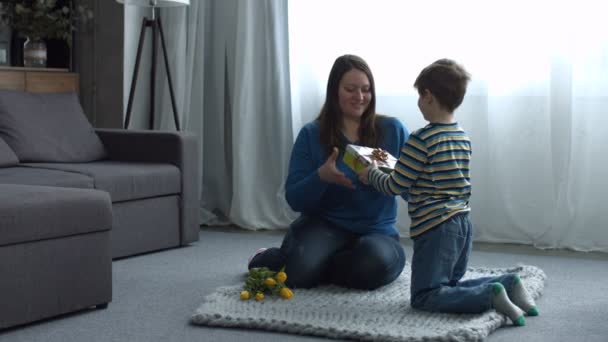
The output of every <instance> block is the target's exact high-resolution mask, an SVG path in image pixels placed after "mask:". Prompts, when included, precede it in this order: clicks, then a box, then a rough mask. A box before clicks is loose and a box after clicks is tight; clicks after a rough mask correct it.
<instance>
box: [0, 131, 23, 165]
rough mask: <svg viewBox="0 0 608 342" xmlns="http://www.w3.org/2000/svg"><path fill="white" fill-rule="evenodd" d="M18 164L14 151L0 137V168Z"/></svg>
mask: <svg viewBox="0 0 608 342" xmlns="http://www.w3.org/2000/svg"><path fill="white" fill-rule="evenodd" d="M17 164H19V158H17V156H16V155H15V152H13V150H11V148H10V147H9V146H8V145H7V144H6V143H5V142H4V140H2V138H0V168H2V167H7V166H13V165H17Z"/></svg>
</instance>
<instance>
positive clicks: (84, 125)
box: [0, 90, 106, 162]
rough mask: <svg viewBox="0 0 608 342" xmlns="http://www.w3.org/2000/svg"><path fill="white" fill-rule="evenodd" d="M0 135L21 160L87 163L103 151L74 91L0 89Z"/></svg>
mask: <svg viewBox="0 0 608 342" xmlns="http://www.w3.org/2000/svg"><path fill="white" fill-rule="evenodd" d="M0 137H2V138H4V140H5V141H6V143H7V144H8V145H9V146H10V147H11V148H12V149H13V151H14V152H15V154H16V155H17V157H19V160H20V161H21V162H28V161H30V162H88V161H93V160H99V159H103V158H104V157H105V154H106V152H105V149H104V147H103V144H102V143H101V140H99V137H98V136H97V134H96V133H95V130H94V129H93V127H92V126H91V124H90V123H89V121H88V119H87V118H86V116H85V115H84V113H83V111H82V108H81V107H80V103H79V102H78V97H77V96H76V94H75V93H46V94H35V93H27V92H21V91H7V90H0Z"/></svg>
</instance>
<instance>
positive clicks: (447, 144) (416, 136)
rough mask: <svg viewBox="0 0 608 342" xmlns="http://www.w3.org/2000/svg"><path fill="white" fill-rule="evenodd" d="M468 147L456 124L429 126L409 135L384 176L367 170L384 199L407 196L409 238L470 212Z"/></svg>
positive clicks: (372, 182) (469, 150)
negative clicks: (391, 196) (393, 168)
mask: <svg viewBox="0 0 608 342" xmlns="http://www.w3.org/2000/svg"><path fill="white" fill-rule="evenodd" d="M470 160H471V142H470V140H469V137H468V135H467V134H466V132H465V131H464V130H463V129H462V128H460V126H459V125H458V124H457V123H451V124H436V123H432V124H429V125H427V126H426V127H424V128H421V129H419V130H417V131H415V132H414V133H412V134H410V136H409V138H408V140H407V141H406V143H405V145H404V146H403V147H402V148H401V151H400V152H399V160H398V162H397V164H396V165H395V170H394V171H393V172H392V173H391V174H390V175H389V174H386V173H384V172H382V171H380V170H378V169H371V170H370V172H369V176H368V177H369V182H370V184H371V185H372V186H373V187H374V188H376V190H378V191H380V192H382V193H385V194H387V195H402V194H404V193H408V194H409V200H408V212H409V216H410V218H411V220H412V223H411V226H410V236H411V237H414V236H417V235H419V234H422V233H424V232H426V231H427V230H429V229H431V228H433V227H436V226H437V225H439V224H440V223H442V222H444V221H446V220H447V219H449V218H450V217H452V216H454V215H456V214H457V213H460V212H463V211H469V210H470V208H469V197H470V196H471V183H470V177H469V162H470Z"/></svg>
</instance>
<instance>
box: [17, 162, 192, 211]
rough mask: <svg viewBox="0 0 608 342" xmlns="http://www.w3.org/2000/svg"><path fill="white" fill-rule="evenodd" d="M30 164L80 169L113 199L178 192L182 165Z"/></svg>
mask: <svg viewBox="0 0 608 342" xmlns="http://www.w3.org/2000/svg"><path fill="white" fill-rule="evenodd" d="M22 165H23V166H27V167H35V168H46V169H51V170H61V171H67V172H77V173H81V174H84V175H87V176H89V177H92V178H93V182H94V186H95V189H99V190H104V191H107V192H109V193H110V197H111V198H112V202H121V201H129V200H135V199H141V198H149V197H156V196H165V195H173V194H178V193H180V191H181V185H180V184H181V183H180V182H181V179H180V172H179V169H178V168H177V167H176V166H174V165H171V164H159V163H129V162H118V161H109V160H103V161H96V162H91V163H78V164H75V163H26V164H22Z"/></svg>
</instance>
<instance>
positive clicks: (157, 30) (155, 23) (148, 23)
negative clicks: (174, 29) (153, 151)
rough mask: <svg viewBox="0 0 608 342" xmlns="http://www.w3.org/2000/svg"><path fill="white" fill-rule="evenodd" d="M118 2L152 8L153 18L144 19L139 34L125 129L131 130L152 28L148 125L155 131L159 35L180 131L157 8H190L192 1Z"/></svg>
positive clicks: (146, 0)
mask: <svg viewBox="0 0 608 342" xmlns="http://www.w3.org/2000/svg"><path fill="white" fill-rule="evenodd" d="M116 1H117V2H119V3H121V4H125V5H135V6H141V7H151V8H152V17H151V18H143V21H142V23H141V31H140V33H139V43H138V45H137V57H136V60H135V69H134V70H133V80H132V81H131V91H130V92H129V102H128V104H127V114H126V117H125V123H124V128H125V129H127V128H129V122H130V121H131V110H132V109H133V96H134V95H135V87H136V86H137V73H138V72H139V62H140V60H141V50H142V47H143V44H144V36H145V33H146V28H148V27H150V28H152V67H151V75H150V121H149V124H148V128H149V129H154V101H155V95H156V94H155V91H154V88H155V83H156V59H157V56H156V50H157V41H158V35H159V34H160V41H161V48H162V50H163V56H164V59H165V70H166V71H167V80H168V81H169V94H170V95H171V106H172V107H173V120H174V121H175V128H176V129H177V130H178V131H179V130H180V126H179V117H178V115H177V106H176V104H175V94H174V93H173V82H172V80H171V71H170V70H169V60H168V59H167V47H166V44H165V34H164V32H163V25H162V24H161V21H160V17H159V16H158V14H157V13H156V12H157V8H159V7H176V6H188V5H189V4H190V0H116Z"/></svg>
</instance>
